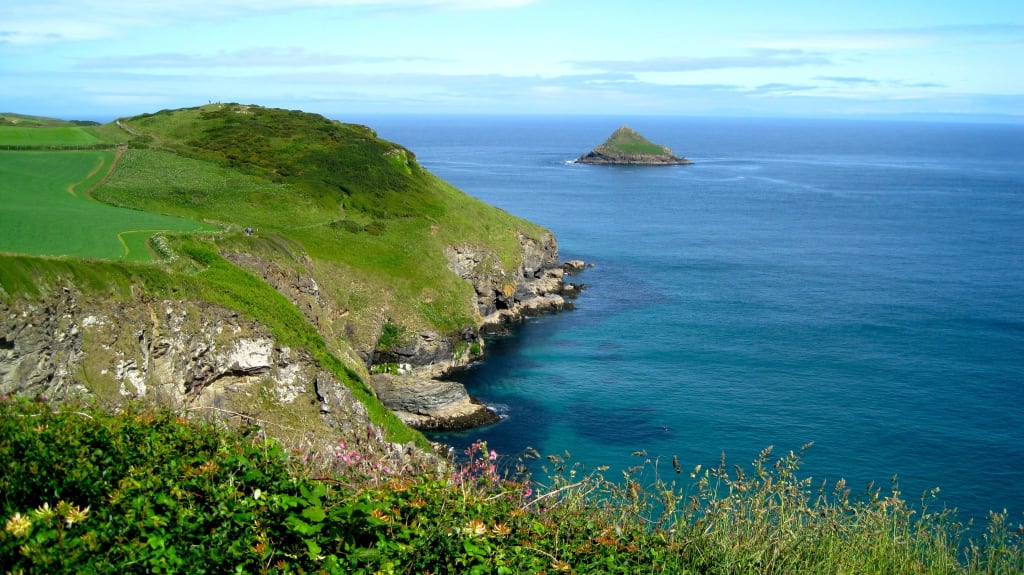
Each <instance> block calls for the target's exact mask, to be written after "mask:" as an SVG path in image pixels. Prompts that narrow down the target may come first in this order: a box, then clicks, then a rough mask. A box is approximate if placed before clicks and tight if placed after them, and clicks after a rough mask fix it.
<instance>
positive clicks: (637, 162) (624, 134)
mask: <svg viewBox="0 0 1024 575" xmlns="http://www.w3.org/2000/svg"><path fill="white" fill-rule="evenodd" d="M576 163H577V164H619V165H634V166H675V165H687V164H692V163H693V162H691V161H690V160H688V159H686V158H684V157H681V156H676V155H675V154H674V153H672V150H670V149H669V148H667V147H666V146H661V145H658V144H654V143H652V142H650V141H649V140H647V138H644V137H643V136H641V135H640V134H639V133H637V132H636V130H633V129H632V128H630V127H629V126H622V127H621V128H619V129H617V130H615V132H613V133H612V135H611V136H609V137H608V139H607V140H606V141H605V143H603V144H601V145H600V146H598V147H596V148H594V149H593V150H591V151H589V152H587V153H586V154H583V155H582V156H580V157H579V158H577V159H576Z"/></svg>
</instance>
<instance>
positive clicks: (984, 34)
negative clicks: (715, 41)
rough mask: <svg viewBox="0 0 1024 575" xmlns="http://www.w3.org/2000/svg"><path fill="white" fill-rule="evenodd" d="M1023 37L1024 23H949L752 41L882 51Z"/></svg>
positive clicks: (766, 45) (775, 46)
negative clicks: (945, 24)
mask: <svg viewBox="0 0 1024 575" xmlns="http://www.w3.org/2000/svg"><path fill="white" fill-rule="evenodd" d="M993 41H1003V42H1005V41H1017V42H1022V41H1024V25H1019V24H983V25H947V26H928V27H918V28H910V27H904V28H889V29H865V30H832V31H824V30H823V31H820V32H816V33H813V34H804V35H795V36H794V35H792V34H787V36H786V37H785V38H763V39H759V40H756V41H753V42H751V43H750V44H749V45H750V47H752V48H754V49H768V50H809V51H822V52H838V51H858V52H862V51H880V50H899V49H913V48H927V47H932V46H938V45H941V44H945V43H949V42H968V43H990V42H993Z"/></svg>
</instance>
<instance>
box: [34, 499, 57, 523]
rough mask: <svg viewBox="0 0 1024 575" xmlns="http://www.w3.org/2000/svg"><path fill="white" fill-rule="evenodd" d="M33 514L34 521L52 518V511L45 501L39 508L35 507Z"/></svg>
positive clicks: (48, 503)
mask: <svg viewBox="0 0 1024 575" xmlns="http://www.w3.org/2000/svg"><path fill="white" fill-rule="evenodd" d="M33 514H34V515H35V516H36V519H49V518H51V517H53V509H50V502H49V501H47V502H46V503H43V504H42V505H40V506H39V507H36V510H35V511H34V512H33Z"/></svg>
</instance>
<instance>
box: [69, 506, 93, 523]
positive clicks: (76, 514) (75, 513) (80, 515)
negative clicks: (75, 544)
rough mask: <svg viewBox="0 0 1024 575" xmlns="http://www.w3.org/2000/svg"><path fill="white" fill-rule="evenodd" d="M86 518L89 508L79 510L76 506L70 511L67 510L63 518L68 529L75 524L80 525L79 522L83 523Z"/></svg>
mask: <svg viewBox="0 0 1024 575" xmlns="http://www.w3.org/2000/svg"><path fill="white" fill-rule="evenodd" d="M88 516H89V506H88V505H87V506H86V507H85V509H80V508H79V507H78V506H77V505H75V506H74V507H72V508H71V509H68V513H67V515H66V516H65V517H64V519H65V521H67V523H68V527H71V526H72V525H74V524H75V523H81V522H83V521H85V519H86V517H88Z"/></svg>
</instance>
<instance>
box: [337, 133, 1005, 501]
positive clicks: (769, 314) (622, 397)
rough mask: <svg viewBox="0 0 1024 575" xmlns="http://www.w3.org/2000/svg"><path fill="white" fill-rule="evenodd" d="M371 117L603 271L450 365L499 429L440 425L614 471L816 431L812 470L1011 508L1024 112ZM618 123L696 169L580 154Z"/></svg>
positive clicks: (688, 461) (461, 437)
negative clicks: (473, 357)
mask: <svg viewBox="0 0 1024 575" xmlns="http://www.w3.org/2000/svg"><path fill="white" fill-rule="evenodd" d="M343 119H344V120H346V121H348V120H350V119H349V118H343ZM361 121H362V122H363V123H366V124H369V125H371V126H372V127H374V128H375V129H376V130H377V131H378V133H379V134H380V135H381V136H382V137H384V138H388V139H391V140H394V141H396V142H399V143H401V144H403V145H405V146H407V147H408V148H410V149H412V150H413V151H414V152H415V153H416V154H417V156H418V157H419V160H420V162H421V163H422V164H423V165H424V166H426V167H427V168H428V169H430V170H431V171H433V172H434V173H436V174H438V175H439V176H441V177H442V178H444V179H446V180H448V181H449V182H451V183H453V184H454V185H456V186H457V187H459V188H461V189H462V190H464V191H466V192H467V193H469V194H471V195H474V196H476V197H479V198H481V199H483V200H484V201H487V202H489V203H491V204H494V205H497V206H499V207H501V208H503V209H505V210H507V211H509V212H511V213H514V214H516V215H520V216H523V217H525V218H527V219H530V220H533V221H536V222H538V223H540V224H543V225H545V226H547V227H549V228H550V229H551V230H553V231H554V232H555V234H556V235H557V237H558V239H559V243H560V245H561V253H562V256H563V259H572V258H580V259H584V260H586V261H588V262H592V263H594V264H595V267H594V268H593V269H590V270H588V271H586V272H584V273H583V274H582V275H581V276H580V277H579V281H583V282H584V283H586V284H588V286H589V289H588V290H587V291H585V292H584V294H583V296H582V297H581V298H580V299H579V300H577V309H576V310H574V311H572V312H566V313H561V314H557V315H552V316H546V317H542V318H537V319H532V320H529V321H527V322H525V323H524V324H523V325H522V326H521V328H519V329H517V330H515V331H514V332H513V333H512V334H510V335H509V336H507V337H502V338H498V339H494V340H492V341H490V342H489V344H488V346H487V354H488V355H487V360H486V361H485V362H483V363H481V364H478V365H476V366H474V367H473V368H472V369H471V370H469V371H468V372H467V373H466V374H464V375H463V376H462V380H463V381H464V382H465V383H466V386H467V388H469V390H470V393H471V394H473V395H475V396H477V397H479V398H481V399H482V400H484V401H485V402H486V403H488V404H490V405H492V406H493V407H494V408H496V409H497V410H498V411H499V412H500V413H501V414H502V415H503V419H502V421H501V422H499V423H497V424H495V425H493V426H491V427H488V428H483V429H476V430H472V431H470V432H467V433H461V434H446V435H442V436H438V437H437V438H438V439H440V440H442V441H446V442H448V443H451V444H453V445H456V446H459V447H461V446H464V445H466V444H468V443H470V442H472V441H473V440H475V439H477V438H483V439H486V440H487V441H488V442H489V444H490V446H491V447H492V448H494V449H496V450H498V451H499V452H500V453H503V454H513V455H514V454H518V453H521V452H522V451H523V450H524V449H525V448H526V447H528V446H529V447H534V448H536V449H537V450H539V451H540V452H541V453H543V454H549V453H561V452H562V451H564V450H569V451H571V453H572V455H573V460H575V461H580V462H583V463H585V464H587V465H588V466H596V465H602V464H607V465H611V466H612V467H613V468H620V467H627V466H629V465H633V464H636V463H637V461H636V459H635V458H634V457H632V456H631V455H630V454H631V453H632V452H634V451H637V450H647V452H648V453H649V454H650V455H651V456H654V457H662V458H663V460H665V461H667V459H669V458H671V457H672V456H673V455H675V456H678V457H679V460H680V462H681V463H682V464H683V466H684V467H685V468H690V467H692V466H694V465H697V464H702V465H704V466H709V465H715V464H716V463H717V462H718V460H719V457H720V455H721V453H722V452H724V453H725V454H726V457H727V458H728V459H729V461H731V462H732V463H738V464H744V463H748V462H750V461H752V460H753V459H754V458H755V457H756V456H757V453H758V452H759V451H760V450H761V449H763V448H764V447H766V446H768V445H774V446H775V450H776V452H777V453H779V454H782V453H785V452H787V451H789V450H798V449H799V448H800V446H802V445H803V444H805V443H808V442H814V446H813V447H812V448H811V449H810V450H809V451H808V452H807V456H806V459H805V465H804V473H805V474H807V475H811V476H813V477H814V478H815V480H816V481H821V480H828V481H836V480H838V479H840V478H846V479H847V481H848V483H849V484H850V485H851V486H852V487H854V488H865V489H866V488H867V486H868V484H869V483H870V482H875V483H876V484H878V485H881V486H882V487H883V488H888V485H889V481H890V479H891V477H892V476H893V475H897V476H898V478H899V483H900V486H901V488H902V489H903V492H904V494H905V495H906V496H907V497H908V498H909V499H911V500H916V499H917V496H918V495H919V494H920V493H922V492H924V491H926V490H928V489H930V488H932V487H936V486H938V487H940V488H941V490H942V491H941V494H942V498H943V501H945V502H946V503H947V504H948V505H950V506H954V507H958V508H959V509H960V511H961V516H962V517H964V518H969V517H984V515H985V513H986V512H987V511H988V510H990V509H992V510H1000V509H1003V508H1008V509H1009V510H1010V511H1011V512H1012V513H1014V515H1013V516H1012V519H1013V520H1016V521H1020V520H1021V519H1022V516H1021V515H1020V513H1021V512H1022V511H1024V482H1022V481H1021V479H1020V477H1021V472H1022V471H1024V408H1022V405H1024V386H1022V383H1024V375H1022V373H1024V127H1022V126H998V125H962V124H946V125H943V124H923V123H921V124H916V123H881V122H841V121H797V120H788V121H782V120H772V121H769V120H722V119H714V120H712V119H683V118H676V119H665V118H631V119H626V120H623V119H615V120H609V119H607V118H586V117H581V118H482V117H477V118H440V117H428V118H419V117H417V118H413V117H374V118H363V119H361ZM623 123H626V124H629V125H630V126H632V127H633V128H635V129H637V130H638V131H639V132H640V133H642V134H644V135H645V136H647V137H648V138H649V139H651V140H652V141H655V142H658V143H661V144H665V145H668V146H669V147H671V148H672V149H673V151H675V152H676V153H678V154H681V155H685V156H687V157H689V158H691V159H693V160H694V161H695V162H696V163H695V164H694V165H692V166H679V167H657V168H637V167H609V166H582V165H575V164H571V163H567V161H569V160H572V159H573V158H575V157H576V156H578V155H580V154H582V153H583V152H585V151H587V150H588V149H590V148H592V147H593V146H595V145H597V144H599V143H601V142H603V141H604V139H605V138H606V137H607V136H608V135H609V134H610V133H611V132H612V131H613V130H614V129H615V128H617V127H618V126H619V125H620V124H623ZM666 468H669V466H668V465H666Z"/></svg>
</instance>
